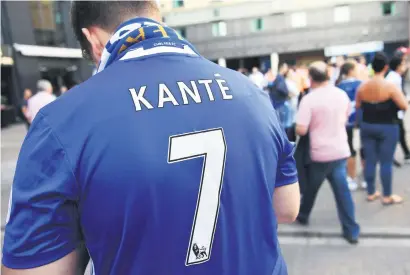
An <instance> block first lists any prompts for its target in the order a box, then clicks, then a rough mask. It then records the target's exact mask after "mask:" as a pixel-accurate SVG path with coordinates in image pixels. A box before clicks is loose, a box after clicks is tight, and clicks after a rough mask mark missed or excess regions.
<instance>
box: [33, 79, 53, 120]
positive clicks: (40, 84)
mask: <svg viewBox="0 0 410 275" xmlns="http://www.w3.org/2000/svg"><path fill="white" fill-rule="evenodd" d="M54 100H56V96H55V95H53V86H52V85H51V83H50V81H48V80H44V79H41V80H39V81H37V93H36V94H35V95H34V96H32V97H31V98H30V99H29V100H28V104H27V118H28V119H29V121H30V123H32V122H33V120H34V118H35V117H36V115H37V113H38V111H40V109H41V108H43V107H44V106H46V105H47V104H49V103H51V102H53V101H54Z"/></svg>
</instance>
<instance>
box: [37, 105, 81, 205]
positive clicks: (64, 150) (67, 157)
mask: <svg viewBox="0 0 410 275" xmlns="http://www.w3.org/2000/svg"><path fill="white" fill-rule="evenodd" d="M38 114H39V115H41V117H42V118H43V120H44V122H45V123H46V124H47V125H48V127H50V132H51V134H52V135H53V137H54V138H55V139H56V141H57V144H58V145H59V146H60V147H61V149H62V150H63V152H64V154H65V156H66V161H67V164H68V166H69V167H68V168H69V170H70V173H71V175H72V176H73V178H74V181H75V183H76V185H77V188H78V190H80V184H79V183H78V181H77V177H76V176H75V174H74V171H73V166H72V163H71V161H70V157H69V155H68V153H67V151H66V149H65V148H64V145H63V143H62V142H61V140H60V138H59V137H58V135H57V134H56V133H55V132H54V130H53V127H52V125H51V124H50V123H49V122H48V119H47V116H46V115H45V114H43V113H42V112H41V110H40V111H39V112H38ZM78 197H79V195H78Z"/></svg>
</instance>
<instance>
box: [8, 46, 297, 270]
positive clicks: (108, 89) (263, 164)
mask: <svg viewBox="0 0 410 275" xmlns="http://www.w3.org/2000/svg"><path fill="white" fill-rule="evenodd" d="M57 110H58V112H57ZM41 117H43V118H44V120H45V121H47V125H48V126H47V127H50V129H52V132H53V136H55V137H58V144H59V146H61V147H62V148H64V152H65V153H66V159H67V160H68V162H69V166H70V171H72V173H73V175H74V177H75V184H76V186H77V187H76V189H75V192H76V193H75V196H73V197H75V198H73V200H75V201H76V208H75V209H76V211H75V212H73V213H72V212H70V214H69V215H66V216H62V217H60V219H62V220H60V222H62V223H64V222H68V221H67V220H68V219H73V220H74V221H76V222H78V228H79V231H80V233H79V234H78V235H76V237H75V238H74V237H73V238H71V239H70V241H78V242H79V241H81V240H84V241H85V244H86V246H87V249H88V251H89V253H90V256H91V259H92V261H93V264H94V270H95V273H96V274H136V275H140V274H141V275H145V274H157V275H160V274H181V275H182V274H195V275H202V274H235V275H239V274H244V275H245V274H246V275H248V274H260V275H265V274H266V275H271V274H280V273H278V272H279V271H274V269H275V266H276V268H277V266H278V265H280V264H281V261H282V258H281V254H280V250H279V247H278V239H277V236H276V227H277V222H276V218H275V215H274V211H273V209H272V205H273V204H272V203H273V202H272V197H273V192H274V190H275V188H276V187H279V186H282V185H286V184H291V183H294V182H296V181H297V177H296V170H295V165H294V160H293V157H292V153H293V145H292V144H290V143H289V142H288V141H287V139H286V136H285V134H284V133H283V130H282V129H281V128H280V126H279V123H278V120H277V117H276V115H275V112H274V110H273V108H272V106H271V103H270V101H269V97H268V95H266V94H265V93H264V92H262V91H260V90H259V89H257V88H256V87H254V85H253V84H252V83H250V82H249V80H248V79H247V78H246V77H244V76H242V75H241V74H239V73H237V72H234V71H231V70H229V69H226V68H222V67H220V66H218V65H216V64H214V63H212V62H209V61H207V60H205V59H204V58H202V57H199V56H198V57H192V56H185V55H176V54H175V55H174V54H164V55H161V54H159V55H155V56H150V57H145V58H139V59H131V60H127V61H120V62H117V63H115V64H113V65H112V66H110V67H108V68H107V69H105V70H104V71H103V72H101V73H98V74H97V75H95V76H93V77H92V78H91V79H90V80H88V81H86V82H85V83H83V84H81V85H79V86H77V87H76V88H74V89H73V90H70V91H69V92H68V93H66V95H64V96H63V97H62V98H60V99H58V100H57V101H56V102H55V103H53V104H51V105H49V106H47V107H46V108H45V109H44V110H42V116H41ZM41 119H42V118H39V119H38V122H37V124H40V123H42V122H41V121H40V120H41ZM44 123H45V122H44ZM34 127H35V126H34ZM32 131H33V133H31V135H34V133H35V131H36V130H35V129H34V130H32ZM50 131H51V130H50ZM56 146H57V145H56ZM73 184H74V183H73ZM61 188H65V187H61ZM51 189H52V188H51V187H50V191H49V192H53V191H52V190H51ZM14 192H18V191H15V190H14ZM33 192H35V191H33ZM37 192H39V191H37ZM42 192H47V188H46V189H43V190H42ZM13 196H16V194H13ZM17 196H18V195H17ZM12 216H13V211H12ZM12 227H13V223H11V225H10V231H12ZM22 238H24V236H23V237H22ZM52 242H53V241H52V240H50V244H49V245H50V247H54V248H55V249H58V245H53V244H51V243H52ZM50 249H51V248H50ZM28 254H30V252H28ZM34 254H35V253H34V252H33V255H34ZM33 257H34V256H33ZM33 261H34V262H35V260H33ZM278 263H279V264H278ZM275 272H276V273H275Z"/></svg>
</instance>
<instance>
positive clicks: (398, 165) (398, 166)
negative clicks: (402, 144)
mask: <svg viewBox="0 0 410 275" xmlns="http://www.w3.org/2000/svg"><path fill="white" fill-rule="evenodd" d="M393 164H394V166H396V167H397V168H400V167H401V163H400V162H398V161H397V160H393Z"/></svg>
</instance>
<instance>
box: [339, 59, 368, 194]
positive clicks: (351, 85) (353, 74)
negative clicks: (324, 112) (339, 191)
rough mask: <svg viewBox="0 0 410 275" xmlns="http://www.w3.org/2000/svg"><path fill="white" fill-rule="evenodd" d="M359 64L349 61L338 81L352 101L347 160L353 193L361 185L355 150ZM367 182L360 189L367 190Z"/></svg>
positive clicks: (348, 127)
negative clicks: (348, 155)
mask: <svg viewBox="0 0 410 275" xmlns="http://www.w3.org/2000/svg"><path fill="white" fill-rule="evenodd" d="M359 72H360V71H359V67H358V63H357V62H356V61H355V60H347V61H346V63H345V64H343V66H342V67H341V69H340V76H339V79H338V81H337V87H338V88H339V89H342V90H343V91H345V92H346V94H347V96H348V97H349V99H350V105H351V113H350V116H349V119H348V121H347V124H346V132H347V141H348V143H349V148H350V157H349V158H348V159H347V182H348V184H349V189H350V190H351V191H355V190H357V188H358V187H359V184H358V183H357V181H358V178H357V171H356V166H357V163H356V155H357V153H356V150H355V148H354V129H355V128H356V126H357V125H358V121H357V120H358V116H357V113H358V112H359V110H356V94H357V90H358V88H359V86H360V84H361V83H362V82H361V81H360V80H359V79H358V74H359ZM360 151H361V159H362V163H363V153H362V151H363V150H360ZM366 186H367V185H366V182H365V181H361V182H360V187H361V188H366Z"/></svg>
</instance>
